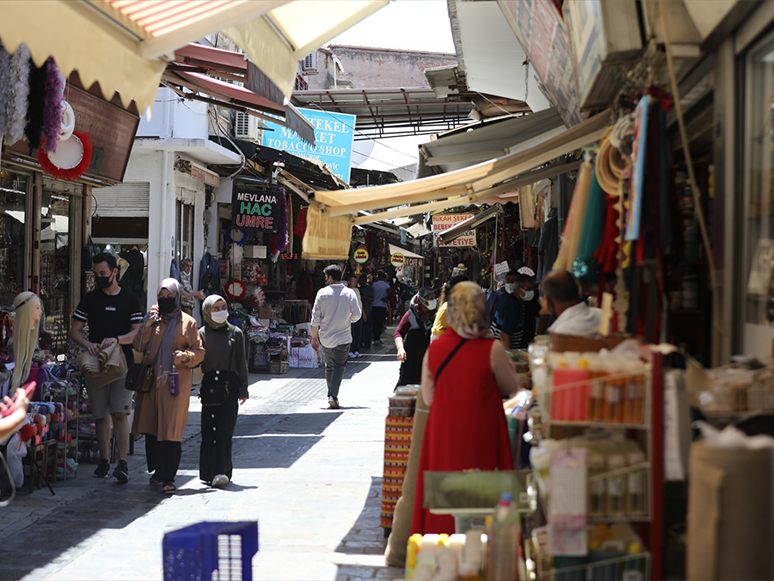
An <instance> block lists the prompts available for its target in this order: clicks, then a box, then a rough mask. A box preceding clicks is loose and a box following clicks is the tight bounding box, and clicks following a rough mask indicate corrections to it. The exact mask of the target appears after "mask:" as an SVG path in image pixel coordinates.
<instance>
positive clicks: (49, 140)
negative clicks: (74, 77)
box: [42, 57, 64, 153]
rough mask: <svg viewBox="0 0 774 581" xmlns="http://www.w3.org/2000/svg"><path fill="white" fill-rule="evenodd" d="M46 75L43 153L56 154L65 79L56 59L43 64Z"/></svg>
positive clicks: (47, 60) (49, 59)
mask: <svg viewBox="0 0 774 581" xmlns="http://www.w3.org/2000/svg"><path fill="white" fill-rule="evenodd" d="M43 70H44V71H45V74H46V91H45V95H44V97H43V131H42V137H43V145H42V147H43V151H45V152H46V153H55V152H56V144H57V142H58V141H59V138H58V137H59V130H60V128H61V126H62V95H63V93H64V79H62V75H60V74H59V68H57V66H56V63H55V62H54V59H53V58H51V57H48V59H46V62H45V63H44V64H43Z"/></svg>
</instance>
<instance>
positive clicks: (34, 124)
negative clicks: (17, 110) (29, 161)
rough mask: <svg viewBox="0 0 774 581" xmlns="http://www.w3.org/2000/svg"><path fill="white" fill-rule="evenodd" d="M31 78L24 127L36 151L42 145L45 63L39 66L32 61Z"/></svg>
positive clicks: (31, 145) (31, 147)
mask: <svg viewBox="0 0 774 581" xmlns="http://www.w3.org/2000/svg"><path fill="white" fill-rule="evenodd" d="M29 79H30V80H29V83H30V94H29V98H28V99H27V104H28V106H27V125H26V126H25V127H24V135H26V136H27V140H28V141H29V142H30V151H36V150H37V149H38V147H39V146H40V138H41V135H42V132H43V104H44V101H45V98H46V70H45V65H43V66H42V67H40V68H38V67H36V66H35V63H32V62H31V63H30V77H29Z"/></svg>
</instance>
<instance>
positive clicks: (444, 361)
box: [433, 339, 467, 383]
mask: <svg viewBox="0 0 774 581" xmlns="http://www.w3.org/2000/svg"><path fill="white" fill-rule="evenodd" d="M466 342H467V339H462V340H461V341H460V342H459V343H457V346H456V347H455V348H454V349H452V352H451V353H449V355H448V356H447V357H446V359H444V360H443V363H441V366H440V367H439V368H438V371H436V372H435V379H434V380H433V381H434V383H438V377H439V376H440V375H441V371H443V370H444V368H445V367H446V364H447V363H449V361H451V359H452V357H454V356H455V355H456V354H457V351H459V350H460V347H462V346H463V345H464V344H465V343H466Z"/></svg>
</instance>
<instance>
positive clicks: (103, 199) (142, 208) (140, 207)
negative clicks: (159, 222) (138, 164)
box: [91, 182, 150, 218]
mask: <svg viewBox="0 0 774 581" xmlns="http://www.w3.org/2000/svg"><path fill="white" fill-rule="evenodd" d="M91 193H92V196H93V197H94V200H93V202H92V212H93V213H94V214H95V215H96V216H100V217H102V218H147V217H148V215H149V205H150V183H149V182H126V183H123V184H119V185H117V186H110V187H107V188H94V189H93V190H92V192H91Z"/></svg>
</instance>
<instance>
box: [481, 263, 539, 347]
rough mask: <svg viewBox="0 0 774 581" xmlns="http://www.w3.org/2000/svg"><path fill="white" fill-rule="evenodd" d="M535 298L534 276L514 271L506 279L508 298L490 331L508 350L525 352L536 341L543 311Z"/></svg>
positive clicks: (499, 309) (503, 301)
mask: <svg viewBox="0 0 774 581" xmlns="http://www.w3.org/2000/svg"><path fill="white" fill-rule="evenodd" d="M535 294H536V293H535V281H534V280H533V279H532V277H531V276H528V275H526V274H521V273H519V272H513V271H512V272H509V273H508V274H507V275H506V276H505V296H504V297H503V299H502V300H501V301H500V304H499V306H498V308H497V312H496V313H495V316H494V322H492V324H491V326H490V330H491V331H492V333H493V334H494V336H495V338H498V339H500V341H502V344H503V347H505V348H506V349H523V348H525V347H526V346H528V345H529V344H530V343H531V342H532V340H533V339H534V338H535V318H536V315H537V312H538V311H539V310H540V309H539V307H538V306H537V304H538V303H537V301H536V300H535ZM530 317H531V318H532V320H531V321H529V320H528V319H529V318H530Z"/></svg>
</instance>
